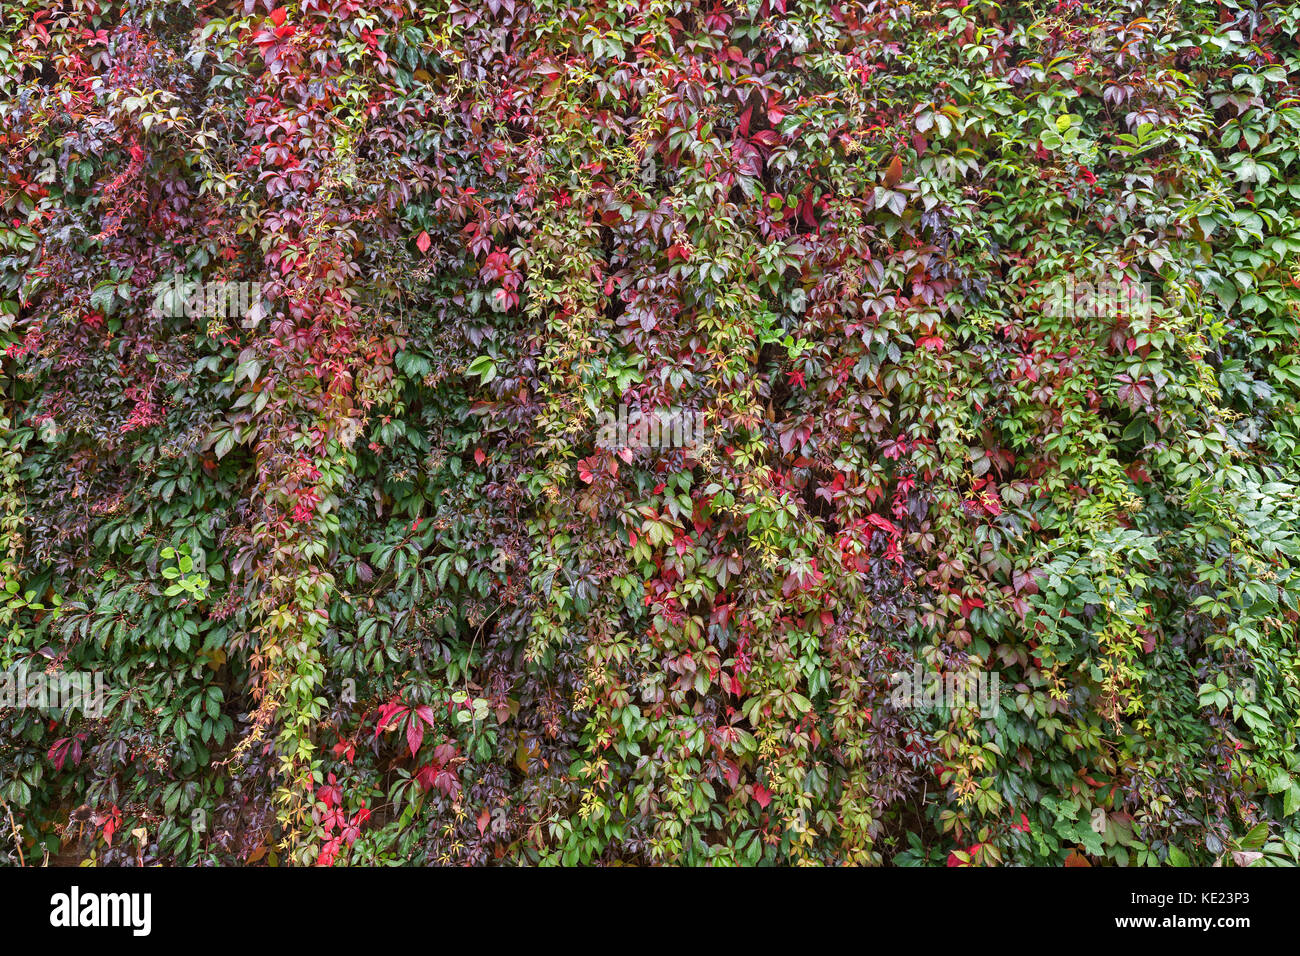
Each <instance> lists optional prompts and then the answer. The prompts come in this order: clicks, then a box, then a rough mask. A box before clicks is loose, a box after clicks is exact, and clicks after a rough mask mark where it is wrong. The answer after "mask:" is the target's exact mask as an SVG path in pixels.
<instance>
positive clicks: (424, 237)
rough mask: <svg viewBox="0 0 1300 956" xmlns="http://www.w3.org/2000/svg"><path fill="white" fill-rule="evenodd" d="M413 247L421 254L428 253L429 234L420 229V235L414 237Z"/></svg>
mask: <svg viewBox="0 0 1300 956" xmlns="http://www.w3.org/2000/svg"><path fill="white" fill-rule="evenodd" d="M415 245H416V248H417V249H419V250H420V252H421V254H423V253H426V252H428V251H429V245H430V240H429V234H428V233H427V232H425V231H424V230H423V229H421V230H420V234H419V235H418V236H416V237H415Z"/></svg>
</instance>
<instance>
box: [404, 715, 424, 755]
mask: <svg viewBox="0 0 1300 956" xmlns="http://www.w3.org/2000/svg"><path fill="white" fill-rule="evenodd" d="M422 743H424V724H422V723H420V721H418V720H414V719H413V720H412V721H411V722H410V723H409V724H407V725H406V745H407V746H408V747H410V748H411V756H412V757H414V756H415V753H416V751H418V750H419V749H420V744H422Z"/></svg>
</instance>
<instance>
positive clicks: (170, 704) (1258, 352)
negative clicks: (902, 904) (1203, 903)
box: [0, 0, 1300, 865]
mask: <svg viewBox="0 0 1300 956" xmlns="http://www.w3.org/2000/svg"><path fill="white" fill-rule="evenodd" d="M1297 30H1300V8H1298V7H1297V6H1295V5H1292V4H1290V3H1278V2H1260V3H1250V2H1246V0H1222V2H1215V3H1176V2H1167V3H1139V2H1136V0H1133V2H1124V0H1098V2H1091V3H1090V2H1077V0H1061V2H1011V0H1008V2H1004V3H1001V4H999V3H994V2H974V3H970V4H961V3H950V2H944V0H934V2H931V3H929V4H924V3H916V4H909V3H904V2H892V0H879V2H858V0H843V2H834V0H739V2H735V0H716V2H712V0H708V2H698V3H693V2H684V0H640V2H612V0H611V2H605V0H593V2H588V3H582V4H572V5H571V4H565V3H559V2H551V0H534V2H531V3H530V2H525V0H426V2H410V0H390V2H381V0H328V2H327V0H300V2H287V3H284V4H274V3H269V2H265V0H192V2H188V3H184V4H180V3H170V2H156V0H117V2H108V0H105V2H96V0H65V2H61V3H58V2H50V0H0V120H2V121H3V130H2V132H0V205H2V206H3V210H2V211H3V221H2V222H0V339H2V340H3V343H2V344H3V347H5V352H4V358H3V365H2V367H0V375H2V376H3V390H4V391H3V405H2V406H0V444H2V445H3V447H0V570H2V572H3V574H2V576H3V587H4V588H5V593H6V595H7V597H6V599H5V601H4V602H3V605H2V606H0V629H2V630H3V634H2V635H0V636H2V638H3V643H2V644H0V666H3V667H4V668H7V669H8V672H9V673H10V675H11V676H12V675H13V674H20V673H22V674H32V673H46V674H48V675H57V674H60V673H65V674H66V673H73V672H76V673H91V674H98V675H102V678H103V681H104V685H105V687H106V697H105V701H104V706H103V709H102V712H100V711H97V710H95V709H93V708H88V707H78V706H74V705H67V706H63V707H59V708H52V707H46V708H44V709H41V708H34V707H30V706H27V707H19V706H4V707H2V708H0V835H2V836H3V840H0V852H2V853H4V854H6V855H7V858H8V859H9V861H10V862H12V863H18V862H20V861H22V862H26V863H32V862H39V861H41V860H42V859H44V858H45V857H46V855H52V854H56V853H65V854H79V855H83V856H86V857H89V858H92V859H94V860H95V861H97V862H99V863H104V864H118V863H121V864H132V863H135V864H139V863H145V864H147V863H150V862H156V861H163V862H180V863H275V864H285V863H289V862H293V863H315V864H320V865H330V864H340V865H341V864H344V863H347V864H368V863H468V864H480V863H490V862H494V861H499V862H502V863H535V862H543V863H561V862H562V863H581V864H588V863H602V864H609V863H623V864H634V863H655V862H674V863H689V864H698V863H719V864H755V863H760V862H762V863H782V864H785V863H801V864H802V863H852V864H866V863H894V864H904V865H917V864H939V865H942V864H945V863H947V864H949V865H965V864H977V865H985V864H996V863H1022V864H1048V865H1059V864H1062V863H1068V864H1073V865H1081V864H1092V865H1101V864H1156V863H1172V864H1180V863H1187V862H1192V863H1200V864H1209V863H1213V862H1218V861H1222V862H1224V863H1225V864H1227V865H1233V864H1241V863H1251V862H1259V863H1287V862H1292V861H1294V860H1295V859H1296V858H1297V853H1298V852H1300V832H1298V831H1297V824H1296V819H1297V818H1296V816H1295V814H1296V811H1297V809H1300V757H1298V756H1297V739H1296V736H1297V725H1298V724H1297V722H1298V720H1300V662H1298V660H1297V655H1298V654H1300V649H1298V648H1297V622H1298V621H1300V614H1298V613H1297V612H1298V611H1300V603H1298V602H1300V541H1298V540H1297V530H1298V529H1300V525H1298V524H1297V522H1300V419H1298V418H1297V401H1298V400H1300V346H1298V344H1297V338H1298V334H1300V228H1298V227H1297V226H1298V219H1297V210H1298V209H1300V53H1298V51H1297V46H1296V41H1295V39H1294V36H1295V34H1296V32H1297ZM1063 279H1068V281H1069V282H1071V283H1083V282H1092V283H1096V284H1097V287H1098V288H1100V287H1101V286H1102V285H1104V284H1105V283H1106V282H1112V283H1115V284H1116V285H1117V286H1118V287H1120V288H1122V289H1125V290H1144V291H1143V293H1142V294H1143V295H1146V296H1149V298H1147V299H1140V300H1139V299H1136V298H1133V299H1129V298H1125V297H1123V296H1121V300H1120V304H1119V307H1117V308H1107V309H1097V308H1094V309H1091V310H1088V309H1084V310H1083V311H1084V314H1083V315H1082V317H1081V315H1080V312H1079V310H1078V309H1065V310H1062V309H1061V308H1058V307H1055V306H1054V303H1055V305H1059V295H1058V296H1057V298H1056V299H1055V300H1054V299H1053V296H1054V295H1056V294H1057V292H1056V290H1059V289H1060V288H1061V283H1062V281H1063ZM223 282H229V283H254V284H256V286H255V304H253V305H252V307H251V308H250V309H249V310H248V312H247V313H246V314H244V313H242V312H241V313H240V314H238V315H235V316H234V317H223V316H221V315H217V316H213V315H211V314H207V313H208V312H210V311H211V310H203V309H195V308H177V307H175V306H176V302H175V300H176V299H177V298H178V297H183V296H184V290H185V289H186V288H188V285H187V284H189V283H204V284H205V285H207V286H211V285H212V284H220V283H223ZM178 283H179V285H178ZM169 290H170V291H169ZM1071 302H1072V303H1073V300H1071ZM1132 303H1137V304H1139V305H1141V306H1142V307H1141V308H1129V307H1128V306H1129V305H1130V304H1132ZM619 406H628V407H632V408H636V409H645V410H653V409H666V408H688V409H693V410H698V411H699V412H700V413H701V414H702V416H703V421H704V424H705V429H704V430H705V434H704V440H703V441H702V442H700V443H698V444H696V445H691V446H689V447H677V448H651V449H637V450H633V449H631V448H627V447H610V446H608V445H606V444H604V443H598V442H597V432H598V428H599V425H600V421H601V420H602V419H601V416H602V415H604V414H608V413H612V412H613V411H615V410H616V409H618V407H619ZM900 673H902V674H911V673H917V674H921V673H925V674H929V675H941V676H946V677H947V678H948V679H949V680H950V682H951V681H952V680H953V679H954V678H961V679H973V678H975V677H977V676H978V677H981V678H983V679H986V683H988V681H987V679H988V678H995V680H993V681H992V682H991V686H992V687H994V688H997V689H998V699H997V701H996V704H997V706H994V707H992V708H989V707H981V706H979V705H978V704H977V703H976V702H974V701H973V700H968V701H967V702H966V703H964V704H963V703H961V702H953V701H951V700H948V701H947V702H946V703H943V704H942V705H939V706H915V705H914V702H909V701H907V700H901V701H900V699H899V698H898V695H897V694H895V693H894V691H895V689H896V687H897V680H898V677H897V675H898V674H900ZM11 703H12V702H11Z"/></svg>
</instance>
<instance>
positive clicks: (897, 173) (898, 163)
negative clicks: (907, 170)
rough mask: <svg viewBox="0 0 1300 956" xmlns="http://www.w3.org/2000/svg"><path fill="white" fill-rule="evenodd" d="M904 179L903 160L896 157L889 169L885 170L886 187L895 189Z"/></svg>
mask: <svg viewBox="0 0 1300 956" xmlns="http://www.w3.org/2000/svg"><path fill="white" fill-rule="evenodd" d="M902 178H903V160H902V159H901V158H899V157H898V156H895V157H894V158H893V159H892V160H890V162H889V168H888V169H886V170H885V185H886V186H888V187H889V188H890V189H893V188H894V187H895V186H897V185H898V183H899V180H901V179H902Z"/></svg>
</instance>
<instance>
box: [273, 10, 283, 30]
mask: <svg viewBox="0 0 1300 956" xmlns="http://www.w3.org/2000/svg"><path fill="white" fill-rule="evenodd" d="M285 16H286V12H285V9H284V7H276V8H275V9H274V10H272V11H271V22H272V23H274V24H275V25H276V26H277V27H278V26H281V25H282V24H283V23H284V18H285Z"/></svg>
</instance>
